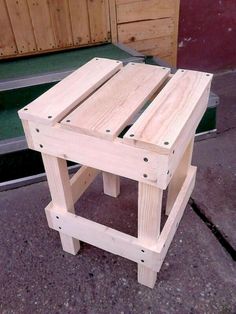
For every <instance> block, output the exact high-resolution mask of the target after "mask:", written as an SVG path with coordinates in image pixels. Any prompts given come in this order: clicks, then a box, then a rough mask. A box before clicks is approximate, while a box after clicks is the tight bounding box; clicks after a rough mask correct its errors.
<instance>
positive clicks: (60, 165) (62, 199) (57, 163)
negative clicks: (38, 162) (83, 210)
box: [42, 154, 80, 255]
mask: <svg viewBox="0 0 236 314" xmlns="http://www.w3.org/2000/svg"><path fill="white" fill-rule="evenodd" d="M42 159H43V164H44V167H45V171H46V174H47V181H48V186H49V189H50V193H51V197H52V203H53V205H54V206H55V207H56V208H57V209H58V211H59V213H63V212H67V213H74V211H75V210H74V202H73V196H72V192H71V187H70V180H69V175H68V170H67V164H66V161H65V160H64V159H60V158H56V157H54V156H50V155H47V154H42ZM60 237H61V243H62V247H63V250H64V251H66V252H68V253H71V254H73V255H75V254H76V253H77V252H78V251H79V249H80V243H79V241H78V240H77V239H75V238H72V237H70V236H68V235H66V234H65V233H63V231H62V232H60Z"/></svg>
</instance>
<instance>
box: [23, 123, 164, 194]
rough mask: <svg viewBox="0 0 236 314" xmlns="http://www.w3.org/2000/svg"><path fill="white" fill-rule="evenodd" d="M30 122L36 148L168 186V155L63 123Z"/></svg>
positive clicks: (117, 173) (135, 178) (104, 169)
mask: <svg viewBox="0 0 236 314" xmlns="http://www.w3.org/2000/svg"><path fill="white" fill-rule="evenodd" d="M29 124H30V133H31V136H32V138H33V145H34V147H35V149H36V150H39V151H41V152H44V153H47V154H50V155H53V156H56V157H59V158H63V159H67V160H73V161H75V162H78V163H80V164H82V165H87V166H89V167H92V168H96V169H100V170H102V171H105V172H109V173H113V174H116V175H119V176H125V177H127V178H130V179H133V180H137V181H141V182H146V183H149V184H151V185H154V186H158V187H160V188H163V189H165V188H166V187H167V183H166V182H167V170H168V167H169V165H168V160H169V158H168V156H167V155H160V154H157V153H155V152H151V151H148V150H145V149H140V148H136V147H133V146H130V145H126V144H125V143H124V142H123V141H122V140H119V139H118V140H116V141H114V142H109V141H107V140H104V139H99V138H96V137H92V136H87V135H83V134H80V133H78V132H72V131H70V130H67V129H64V128H63V127H60V125H57V126H56V127H50V126H45V125H39V124H35V123H32V122H30V123H29ZM37 130H39V132H37ZM40 145H41V146H40ZM98 152H99V154H98ZM95 156H96V158H95ZM144 158H147V160H148V161H147V162H146V161H144ZM144 174H145V176H144Z"/></svg>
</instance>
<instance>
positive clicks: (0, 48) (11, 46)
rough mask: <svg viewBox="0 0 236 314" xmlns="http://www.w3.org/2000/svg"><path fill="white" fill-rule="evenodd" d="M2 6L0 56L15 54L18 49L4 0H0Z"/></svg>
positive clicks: (0, 6)
mask: <svg viewBox="0 0 236 314" xmlns="http://www.w3.org/2000/svg"><path fill="white" fill-rule="evenodd" d="M0 8H1V18H0V56H8V55H14V54H16V53H17V52H18V51H17V48H16V43H15V38H14V34H13V31H12V27H11V22H10V19H9V15H8V12H7V8H6V4H5V1H4V0H0Z"/></svg>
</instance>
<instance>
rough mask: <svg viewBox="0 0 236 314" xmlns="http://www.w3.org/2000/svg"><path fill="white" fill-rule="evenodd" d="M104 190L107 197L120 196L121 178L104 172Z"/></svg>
mask: <svg viewBox="0 0 236 314" xmlns="http://www.w3.org/2000/svg"><path fill="white" fill-rule="evenodd" d="M102 177H103V190H104V193H105V194H106V195H109V196H112V197H117V196H119V194H120V177H119V176H116V175H115V174H113V173H109V172H103V173H102Z"/></svg>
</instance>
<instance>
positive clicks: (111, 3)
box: [109, 0, 118, 43]
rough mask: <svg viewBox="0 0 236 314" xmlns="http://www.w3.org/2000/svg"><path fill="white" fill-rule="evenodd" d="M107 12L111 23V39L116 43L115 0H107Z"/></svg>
mask: <svg viewBox="0 0 236 314" xmlns="http://www.w3.org/2000/svg"><path fill="white" fill-rule="evenodd" d="M109 13H110V24H111V40H112V42H113V43H117V41H118V34H117V18H116V0H109Z"/></svg>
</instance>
